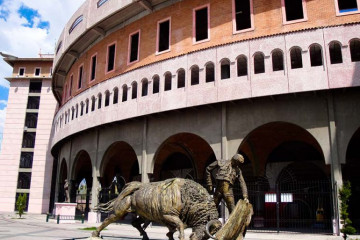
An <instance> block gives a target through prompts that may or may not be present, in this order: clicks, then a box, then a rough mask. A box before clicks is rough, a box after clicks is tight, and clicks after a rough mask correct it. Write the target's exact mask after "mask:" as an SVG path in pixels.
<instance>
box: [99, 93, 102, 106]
mask: <svg viewBox="0 0 360 240" xmlns="http://www.w3.org/2000/svg"><path fill="white" fill-rule="evenodd" d="M101 104H102V95H101V93H99V95H98V109H100V108H101Z"/></svg>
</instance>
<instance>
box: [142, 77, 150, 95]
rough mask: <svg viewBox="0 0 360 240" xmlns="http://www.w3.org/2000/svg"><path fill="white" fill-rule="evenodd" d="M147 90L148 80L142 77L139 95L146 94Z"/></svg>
mask: <svg viewBox="0 0 360 240" xmlns="http://www.w3.org/2000/svg"><path fill="white" fill-rule="evenodd" d="M148 90H149V81H148V80H147V79H146V78H144V79H143V80H141V96H142V97H145V96H147V95H148Z"/></svg>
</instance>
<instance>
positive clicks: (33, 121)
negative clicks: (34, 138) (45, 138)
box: [25, 113, 38, 128]
mask: <svg viewBox="0 0 360 240" xmlns="http://www.w3.org/2000/svg"><path fill="white" fill-rule="evenodd" d="M37 120H38V114H37V113H26V117H25V127H27V128H36V126H37Z"/></svg>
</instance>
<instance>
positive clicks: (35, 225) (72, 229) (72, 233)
mask: <svg viewBox="0 0 360 240" xmlns="http://www.w3.org/2000/svg"><path fill="white" fill-rule="evenodd" d="M98 225H99V224H90V223H87V222H85V223H84V224H81V222H80V221H76V223H73V224H56V221H55V220H50V221H49V222H46V215H37V214H27V215H25V216H24V218H23V219H19V218H18V217H17V216H16V215H15V214H14V213H1V212H0V239H14V240H30V239H31V240H35V239H36V240H38V239H59V240H60V239H61V240H71V239H86V238H87V237H89V236H90V235H91V231H86V230H82V229H83V228H86V227H94V226H98ZM146 231H147V233H148V236H149V238H150V239H152V240H166V239H167V238H166V236H165V234H166V233H167V228H165V227H161V226H152V227H148V228H147V229H146ZM190 233H191V229H187V230H186V231H185V234H186V239H189V235H190ZM102 236H103V239H107V240H120V239H122V240H141V237H140V236H139V233H138V231H137V230H136V229H135V228H133V227H132V226H131V225H129V224H111V225H109V226H108V227H107V230H104V231H103V232H102ZM175 236H176V237H177V234H176V233H175ZM357 237H358V238H359V240H360V236H357ZM175 239H176V238H175ZM310 239H311V240H341V239H342V238H341V237H339V236H331V235H318V234H295V233H280V234H277V233H257V232H251V231H248V233H247V234H246V237H245V240H310ZM352 239H356V238H355V236H353V237H352Z"/></svg>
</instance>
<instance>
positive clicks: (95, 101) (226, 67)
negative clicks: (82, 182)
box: [57, 39, 360, 128]
mask: <svg viewBox="0 0 360 240" xmlns="http://www.w3.org/2000/svg"><path fill="white" fill-rule="evenodd" d="M349 46H350V56H351V61H352V62H357V61H360V40H359V39H352V40H350V41H349ZM341 49H342V45H341V43H340V42H338V41H332V42H330V43H329V53H330V63H331V64H340V63H343V57H342V50H341ZM302 53H303V50H302V49H301V48H300V47H297V46H294V47H292V48H290V50H289V55H290V63H291V66H290V67H291V69H297V68H302V67H303V59H302ZM309 53H310V54H309V55H310V65H311V67H316V66H322V65H323V64H324V61H323V59H324V57H323V50H322V47H321V46H320V45H319V44H317V43H314V44H311V45H310V46H309ZM253 58H254V69H253V71H254V74H260V73H265V55H264V53H262V52H255V53H254V55H253ZM271 59H272V61H271V62H272V70H273V71H274V72H276V71H284V70H285V67H284V65H285V61H284V54H283V51H282V50H281V49H274V50H273V51H272V52H271ZM230 65H231V61H230V60H229V59H227V58H224V59H222V60H221V61H220V79H222V80H224V79H229V78H230V77H231V71H230ZM236 65H237V68H236V70H237V73H236V74H237V76H238V77H242V76H247V75H248V59H247V57H246V56H245V55H239V56H238V57H237V58H236ZM204 68H205V82H206V83H209V82H214V81H215V79H216V77H215V64H214V63H213V62H207V63H206V64H205V66H204ZM189 70H190V85H198V84H199V83H200V74H199V72H200V68H199V66H198V65H193V66H191V67H190V69H189ZM176 73H177V86H176V87H177V88H184V87H185V85H186V76H185V75H186V74H185V69H184V68H180V69H178V70H177V72H176ZM163 76H164V84H163V86H164V87H163V88H164V91H170V90H171V89H173V88H174V87H175V86H172V85H173V82H172V78H173V75H172V73H171V72H170V71H167V72H165V73H164V75H163ZM140 84H141V92H140V95H141V97H145V96H147V95H148V94H149V84H150V83H149V80H148V79H147V78H143V79H142V80H141V81H140ZM121 89H122V90H121V91H122V94H121V102H126V101H128V100H129V98H131V99H136V98H138V94H139V93H138V83H137V82H136V81H134V82H132V83H131V87H129V86H128V85H127V84H124V85H123V86H122V88H121ZM129 89H131V96H128V92H129ZM159 92H160V76H159V75H158V74H155V75H154V76H153V77H152V93H153V94H157V93H159ZM112 93H113V96H112V99H110V95H111V93H110V91H109V90H107V91H105V93H104V96H105V97H104V98H105V100H104V101H105V102H104V106H105V107H107V106H109V105H110V103H112V104H117V103H118V102H119V88H118V87H115V88H114V89H113V92H112ZM102 96H103V95H102V93H99V94H98V95H97V96H92V97H91V98H90V100H89V99H86V100H85V102H83V101H82V102H81V103H80V110H79V105H78V104H76V105H75V106H73V107H71V110H70V109H68V110H67V111H65V113H64V114H63V115H61V116H60V118H59V119H58V121H57V124H58V125H59V126H60V128H61V127H62V126H63V121H64V124H67V123H68V122H69V121H70V120H73V119H74V118H77V117H78V115H80V116H82V115H84V114H87V113H88V112H89V111H95V109H100V108H101V107H102V106H103V102H102V101H103V97H102Z"/></svg>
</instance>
